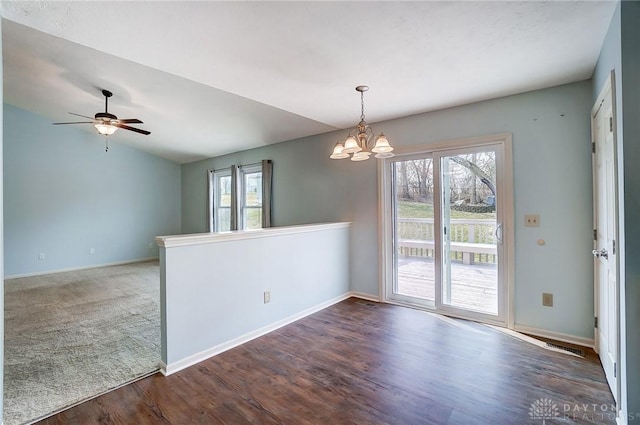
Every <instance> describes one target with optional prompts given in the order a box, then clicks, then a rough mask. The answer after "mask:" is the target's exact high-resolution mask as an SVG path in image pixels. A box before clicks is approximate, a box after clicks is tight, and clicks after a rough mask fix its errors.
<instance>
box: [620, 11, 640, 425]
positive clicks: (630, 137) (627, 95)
mask: <svg viewBox="0 0 640 425" xmlns="http://www.w3.org/2000/svg"><path fill="white" fill-rule="evenodd" d="M620 7H621V13H620V15H621V32H622V35H621V39H622V122H623V127H622V134H623V136H622V138H623V151H624V158H623V161H624V166H623V169H624V217H626V218H627V219H625V220H624V221H623V224H624V238H625V246H624V257H625V258H626V260H627V261H625V263H624V264H625V265H624V270H625V272H624V273H625V280H624V288H625V289H624V291H625V294H624V305H625V307H624V308H625V310H624V314H625V323H626V326H625V329H624V332H625V335H626V347H625V350H626V359H627V362H626V366H627V373H626V384H627V403H628V404H627V412H629V413H632V412H634V413H635V414H636V415H637V416H636V420H637V419H638V415H640V360H639V359H640V330H639V329H640V328H639V327H638V324H639V323H640V261H638V259H639V258H640V221H638V215H639V212H640V192H639V191H638V190H639V188H640V167H638V160H639V159H640V89H639V87H640V3H638V2H631V1H624V2H622V3H621V6H620Z"/></svg>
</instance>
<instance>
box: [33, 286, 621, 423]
mask: <svg viewBox="0 0 640 425" xmlns="http://www.w3.org/2000/svg"><path fill="white" fill-rule="evenodd" d="M541 399H548V400H550V401H551V403H553V405H554V406H555V409H554V410H550V411H549V415H553V417H555V420H557V421H558V423H563V424H614V423H615V420H614V419H613V418H610V417H609V413H610V411H608V410H607V411H604V410H603V409H602V407H601V406H602V405H605V406H610V405H611V404H612V403H613V399H612V397H611V393H610V392H609V390H608V387H607V384H606V382H605V378H604V374H603V371H602V368H601V367H600V365H599V363H598V359H597V358H596V357H595V356H594V354H593V352H591V353H590V354H589V355H588V356H587V357H586V358H577V357H573V356H568V355H564V354H560V353H555V352H551V351H548V350H545V349H542V348H540V347H537V346H534V345H531V344H528V343H525V342H522V341H520V340H517V339H515V338H513V337H510V336H508V335H505V334H503V333H501V332H498V331H496V330H493V329H491V328H489V327H486V326H483V325H480V324H477V323H473V322H467V321H461V320H454V319H448V318H443V317H440V316H436V315H433V314H428V313H425V312H422V311H418V310H412V309H408V308H404V307H399V306H393V305H387V304H377V303H371V302H367V301H363V300H358V299H354V298H352V299H349V300H346V301H344V302H341V303H339V304H336V305H334V306H332V307H329V308H327V309H325V310H322V311H320V312H318V313H316V314H314V315H312V316H309V317H307V318H304V319H301V320H299V321H297V322H295V323H293V324H291V325H288V326H285V327H283V328H281V329H279V330H277V331H274V332H272V333H270V334H268V335H265V336H263V337H261V338H258V339H256V340H253V341H251V342H249V343H246V344H244V345H242V346H239V347H237V348H234V349H232V350H229V351H227V352H225V353H222V354H220V355H218V356H216V357H214V358H211V359H209V360H206V361H204V362H202V363H199V364H198V365H195V366H193V367H191V368H188V369H185V370H183V371H181V372H178V373H176V374H174V375H171V376H168V377H163V376H161V375H154V376H151V377H149V378H146V379H143V380H141V381H138V382H135V383H133V384H130V385H127V386H126V387H123V388H120V389H118V390H115V391H113V392H111V393H108V394H105V395H103V396H100V397H98V398H96V399H94V400H91V401H88V402H86V403H83V404H81V405H79V406H76V407H74V408H72V409H70V410H67V411H65V412H62V413H59V414H57V415H56V416H53V417H51V418H49V419H46V420H43V421H41V422H40V423H41V424H48V425H54V424H82V425H84V424H141V425H142V424H174V425H177V424H296V425H298V424H437V425H441V424H442V425H444V424H449V425H471V424H474V425H475V424H479V425H481V424H491V425H495V424H501V425H509V424H514V425H515V424H540V423H542V419H541V418H540V419H538V418H532V417H531V416H530V415H529V413H530V407H531V406H532V403H535V402H536V401H538V400H541ZM587 404H588V405H590V406H587V407H586V410H584V406H583V405H587ZM593 404H595V405H597V406H598V407H596V408H595V409H594V406H593ZM568 409H570V411H568ZM555 413H557V414H558V416H555ZM547 419H548V420H547V423H549V424H552V423H556V422H554V420H552V417H551V416H548V417H547Z"/></svg>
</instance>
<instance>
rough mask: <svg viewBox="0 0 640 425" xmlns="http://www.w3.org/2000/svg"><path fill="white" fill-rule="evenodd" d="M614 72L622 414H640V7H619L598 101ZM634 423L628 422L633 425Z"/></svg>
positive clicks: (598, 78)
mask: <svg viewBox="0 0 640 425" xmlns="http://www.w3.org/2000/svg"><path fill="white" fill-rule="evenodd" d="M611 70H614V71H615V78H616V85H615V94H616V102H615V105H616V114H617V116H616V137H617V149H618V152H617V154H618V191H619V202H618V208H619V214H618V226H619V229H620V230H619V235H618V237H619V240H618V247H619V251H618V252H619V256H618V258H619V260H620V337H621V338H620V351H621V352H620V357H621V359H620V360H621V365H620V370H621V372H622V373H621V386H622V389H621V394H620V397H619V401H620V402H621V404H622V410H623V414H624V416H625V417H626V416H627V415H634V416H635V418H636V420H637V418H638V413H640V363H639V362H638V359H639V358H640V331H639V330H638V323H640V263H639V262H638V261H637V258H640V224H639V223H638V220H636V219H635V218H636V217H637V216H638V211H640V193H639V192H638V187H640V169H639V168H638V158H640V144H639V143H638V139H639V138H640V120H639V119H638V117H640V93H639V92H638V87H639V86H640V4H638V3H637V2H628V1H624V2H621V3H619V4H618V7H617V8H616V11H615V14H614V16H613V18H612V20H611V24H610V26H609V30H608V33H607V37H606V39H605V42H604V44H603V46H602V50H601V52H600V57H599V59H598V63H597V65H596V69H595V72H594V76H593V88H592V98H593V100H594V101H595V99H596V98H597V96H598V94H599V93H600V90H601V89H602V86H603V84H604V82H605V80H606V78H607V76H608V75H609V73H610V71H611ZM629 420H630V419H629Z"/></svg>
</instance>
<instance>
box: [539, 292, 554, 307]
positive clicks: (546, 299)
mask: <svg viewBox="0 0 640 425" xmlns="http://www.w3.org/2000/svg"><path fill="white" fill-rule="evenodd" d="M542 305H543V306H545V307H553V294H547V293H543V294H542Z"/></svg>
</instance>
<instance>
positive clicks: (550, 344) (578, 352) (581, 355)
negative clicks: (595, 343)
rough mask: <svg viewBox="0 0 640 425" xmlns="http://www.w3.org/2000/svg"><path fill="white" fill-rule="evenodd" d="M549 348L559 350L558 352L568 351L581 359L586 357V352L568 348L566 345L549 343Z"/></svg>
mask: <svg viewBox="0 0 640 425" xmlns="http://www.w3.org/2000/svg"><path fill="white" fill-rule="evenodd" d="M547 347H551V348H557V349H558V350H563V351H568V352H570V353H573V354H576V355H578V356H580V357H584V351H582V350H581V349H579V348H573V347H566V346H564V345H558V344H553V343H551V342H547Z"/></svg>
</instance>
